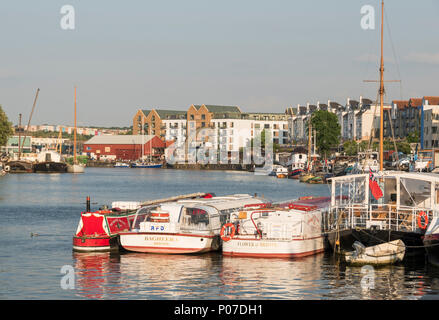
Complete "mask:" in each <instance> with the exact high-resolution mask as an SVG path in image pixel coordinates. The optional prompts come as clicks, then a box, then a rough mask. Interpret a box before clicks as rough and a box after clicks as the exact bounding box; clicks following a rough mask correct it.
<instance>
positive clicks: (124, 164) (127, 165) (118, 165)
mask: <svg viewBox="0 0 439 320" xmlns="http://www.w3.org/2000/svg"><path fill="white" fill-rule="evenodd" d="M113 167H114V168H129V167H130V164H129V163H125V162H116V163H115V164H114V166H113Z"/></svg>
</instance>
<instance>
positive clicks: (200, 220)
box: [181, 208, 209, 230]
mask: <svg viewBox="0 0 439 320" xmlns="http://www.w3.org/2000/svg"><path fill="white" fill-rule="evenodd" d="M208 225H209V214H208V213H207V211H205V210H203V209H199V208H184V209H183V212H182V216H181V226H182V227H183V228H184V227H189V228H195V229H197V230H200V229H207V226H208Z"/></svg>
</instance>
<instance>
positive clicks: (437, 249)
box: [424, 214, 439, 267]
mask: <svg viewBox="0 0 439 320" xmlns="http://www.w3.org/2000/svg"><path fill="white" fill-rule="evenodd" d="M424 245H425V250H426V251H427V255H428V261H429V262H430V263H431V264H433V265H435V266H437V267H439V216H438V215H437V214H436V216H434V217H433V220H432V221H431V222H430V224H429V225H428V228H427V231H426V232H425V236H424Z"/></svg>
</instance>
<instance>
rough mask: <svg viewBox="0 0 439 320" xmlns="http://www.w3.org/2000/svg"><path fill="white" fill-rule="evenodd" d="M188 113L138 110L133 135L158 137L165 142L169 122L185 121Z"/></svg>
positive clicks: (134, 119)
mask: <svg viewBox="0 0 439 320" xmlns="http://www.w3.org/2000/svg"><path fill="white" fill-rule="evenodd" d="M185 119H186V111H181V110H162V109H155V108H153V109H151V110H142V109H139V110H137V112H136V114H135V116H134V118H133V135H139V134H142V133H143V134H146V135H153V136H157V137H159V138H160V139H162V140H163V141H164V140H165V137H166V124H167V123H168V124H169V121H167V120H185Z"/></svg>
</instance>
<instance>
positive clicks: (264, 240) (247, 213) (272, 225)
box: [221, 197, 330, 258]
mask: <svg viewBox="0 0 439 320" xmlns="http://www.w3.org/2000/svg"><path fill="white" fill-rule="evenodd" d="M329 200H330V199H329V198H328V197H319V198H311V197H309V198H307V199H304V200H298V201H293V202H289V203H284V204H279V205H275V206H273V207H270V208H253V209H251V208H249V209H247V210H243V211H238V212H235V213H234V214H232V216H231V222H230V223H227V224H225V225H224V226H223V228H222V229H221V238H222V240H223V248H222V251H223V255H225V256H239V257H266V258H295V257H303V256H309V255H313V254H317V253H319V252H323V251H324V249H325V247H324V245H325V241H324V234H323V233H322V212H323V211H325V210H326V208H327V207H328V206H329Z"/></svg>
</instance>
